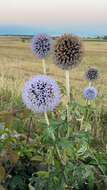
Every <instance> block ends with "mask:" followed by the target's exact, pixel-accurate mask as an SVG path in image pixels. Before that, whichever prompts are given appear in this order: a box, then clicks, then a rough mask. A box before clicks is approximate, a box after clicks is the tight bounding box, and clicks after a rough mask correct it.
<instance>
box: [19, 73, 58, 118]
mask: <svg viewBox="0 0 107 190" xmlns="http://www.w3.org/2000/svg"><path fill="white" fill-rule="evenodd" d="M22 99H23V102H24V104H25V105H26V106H27V107H28V108H29V109H30V110H32V111H34V112H36V113H39V114H41V113H46V112H48V111H52V110H53V109H54V108H55V107H56V106H57V105H58V104H59V102H60V89H59V87H58V85H57V84H56V82H55V81H54V80H53V79H51V78H50V77H48V76H46V75H37V76H34V77H31V78H30V79H29V80H28V81H27V82H26V83H25V86H24V89H23V93H22Z"/></svg>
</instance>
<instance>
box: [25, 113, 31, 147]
mask: <svg viewBox="0 0 107 190" xmlns="http://www.w3.org/2000/svg"><path fill="white" fill-rule="evenodd" d="M31 122H32V117H31V118H30V120H29V124H28V132H27V139H26V143H29V138H30V132H31V131H30V130H31Z"/></svg>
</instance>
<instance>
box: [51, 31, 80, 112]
mask: <svg viewBox="0 0 107 190" xmlns="http://www.w3.org/2000/svg"><path fill="white" fill-rule="evenodd" d="M52 57H53V60H54V63H55V64H56V65H57V66H58V67H60V68H62V69H64V70H66V92H67V110H68V103H69V102H70V84H69V70H70V69H72V68H73V67H75V66H77V65H78V64H79V63H80V62H81V60H82V57H83V46H82V42H81V41H80V39H79V38H78V37H77V36H74V35H72V34H64V35H62V36H60V37H59V38H58V39H56V40H55V42H54V43H53V47H52ZM67 112H68V111H67Z"/></svg>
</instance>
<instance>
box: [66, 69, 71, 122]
mask: <svg viewBox="0 0 107 190" xmlns="http://www.w3.org/2000/svg"><path fill="white" fill-rule="evenodd" d="M65 72H66V109H67V121H69V120H70V116H69V107H68V104H69V102H70V84H69V71H68V70H66V71H65Z"/></svg>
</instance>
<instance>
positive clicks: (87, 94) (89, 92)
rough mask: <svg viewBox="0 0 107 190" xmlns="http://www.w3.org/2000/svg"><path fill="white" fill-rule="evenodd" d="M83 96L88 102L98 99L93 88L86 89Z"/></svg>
mask: <svg viewBox="0 0 107 190" xmlns="http://www.w3.org/2000/svg"><path fill="white" fill-rule="evenodd" d="M83 94H84V97H85V98H86V99H87V100H92V99H94V98H96V96H97V90H96V88H94V87H93V86H88V87H87V88H85V89H84V91H83Z"/></svg>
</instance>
